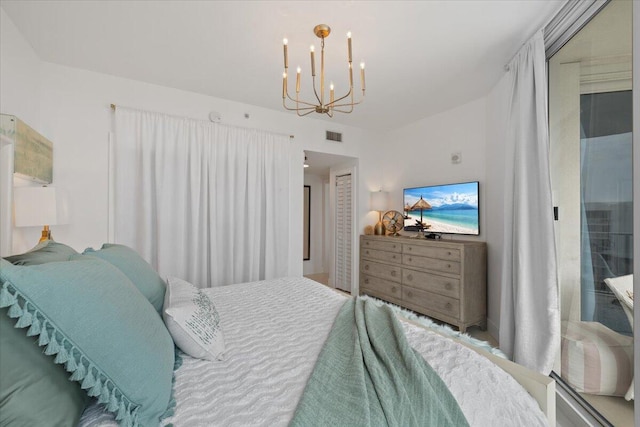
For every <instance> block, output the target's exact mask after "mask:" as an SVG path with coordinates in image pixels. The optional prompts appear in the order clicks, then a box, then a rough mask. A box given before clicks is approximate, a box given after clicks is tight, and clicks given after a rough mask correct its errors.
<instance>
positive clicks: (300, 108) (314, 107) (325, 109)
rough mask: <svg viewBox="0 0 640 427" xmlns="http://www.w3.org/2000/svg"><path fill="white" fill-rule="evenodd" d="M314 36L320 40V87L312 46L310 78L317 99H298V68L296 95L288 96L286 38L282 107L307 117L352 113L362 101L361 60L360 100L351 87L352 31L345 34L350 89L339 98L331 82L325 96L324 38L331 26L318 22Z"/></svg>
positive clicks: (362, 63) (363, 86) (363, 87)
mask: <svg viewBox="0 0 640 427" xmlns="http://www.w3.org/2000/svg"><path fill="white" fill-rule="evenodd" d="M313 32H314V33H315V35H316V36H317V37H318V38H320V39H321V44H320V46H321V51H320V90H319V91H318V88H317V87H316V62H315V48H314V46H313V45H311V52H310V53H311V78H312V82H313V93H314V94H315V97H316V101H314V102H306V101H301V100H300V72H301V69H300V67H298V69H297V75H296V95H295V98H293V97H291V95H289V91H288V89H287V77H288V75H287V73H288V69H289V58H288V55H287V43H288V41H287V39H284V40H283V41H282V43H283V48H284V73H282V106H283V107H284V108H285V109H287V110H290V111H295V112H296V113H297V114H298V116H306V115H307V114H310V113H313V112H314V111H315V112H316V113H320V114H326V115H328V116H329V117H333V113H334V112H338V113H351V112H352V111H353V106H354V105H358V104H360V103H361V102H362V101H363V100H364V91H365V84H364V62H361V63H360V86H361V87H362V99H360V100H359V101H357V102H356V101H355V100H354V90H353V68H352V65H351V32H348V33H347V46H348V51H349V58H348V60H349V91H348V92H347V93H346V94H345V95H344V96H341V97H339V98H336V97H335V88H334V85H333V82H331V83H330V85H329V98H328V99H327V98H325V95H326V94H325V76H324V39H325V38H327V37H329V33H330V32H331V28H329V26H328V25H325V24H320V25H316V26H315V28H314V29H313ZM287 100H288V101H290V102H289V104H291V102H294V103H295V106H293V105H287Z"/></svg>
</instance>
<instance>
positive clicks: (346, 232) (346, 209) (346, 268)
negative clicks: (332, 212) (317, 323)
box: [334, 174, 353, 292]
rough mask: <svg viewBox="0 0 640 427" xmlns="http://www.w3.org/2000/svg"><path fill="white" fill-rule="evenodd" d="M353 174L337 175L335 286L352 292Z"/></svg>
mask: <svg viewBox="0 0 640 427" xmlns="http://www.w3.org/2000/svg"><path fill="white" fill-rule="evenodd" d="M351 192H352V191H351V174H347V175H339V176H336V193H335V194H336V204H335V205H336V217H335V218H336V236H335V242H336V250H335V266H336V277H335V282H334V283H335V287H336V288H338V289H342V290H343V291H347V292H351V251H352V248H351V241H352V238H353V236H352V231H351V230H352V226H351V225H352V224H351V216H352V200H351Z"/></svg>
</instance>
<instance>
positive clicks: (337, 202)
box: [303, 151, 358, 292]
mask: <svg viewBox="0 0 640 427" xmlns="http://www.w3.org/2000/svg"><path fill="white" fill-rule="evenodd" d="M305 158H306V159H305V160H306V162H305V163H306V164H307V165H308V167H305V169H304V185H305V186H309V187H310V190H311V191H310V195H311V196H310V209H309V211H310V219H309V222H310V233H309V259H308V260H304V261H303V275H304V276H305V277H307V278H310V279H312V280H315V281H317V282H319V283H322V284H324V285H326V286H329V287H331V288H336V289H340V290H343V291H345V292H352V291H354V289H356V288H357V287H356V285H355V283H354V282H355V280H356V278H357V274H356V273H357V268H358V264H357V259H356V258H357V257H356V256H354V250H355V248H356V244H357V240H356V239H357V235H358V233H357V230H356V227H357V219H356V218H355V212H356V203H355V201H356V200H357V184H356V183H357V159H356V158H354V157H349V156H342V155H337V154H328V153H321V152H315V151H305Z"/></svg>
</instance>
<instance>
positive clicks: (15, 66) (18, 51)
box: [0, 8, 49, 255]
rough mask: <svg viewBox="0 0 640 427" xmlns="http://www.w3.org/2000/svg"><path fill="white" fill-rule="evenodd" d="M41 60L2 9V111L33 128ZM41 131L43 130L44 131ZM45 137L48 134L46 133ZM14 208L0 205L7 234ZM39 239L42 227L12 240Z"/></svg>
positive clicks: (37, 113) (6, 196)
mask: <svg viewBox="0 0 640 427" xmlns="http://www.w3.org/2000/svg"><path fill="white" fill-rule="evenodd" d="M40 67H41V63H40V59H39V58H38V56H37V55H36V53H35V51H34V50H33V49H32V48H31V46H30V45H29V43H27V41H26V40H25V39H24V37H22V34H20V32H19V31H18V29H17V28H16V26H15V25H14V24H13V22H12V21H11V19H9V17H8V16H7V14H6V13H5V12H4V10H2V9H1V8H0V113H3V114H11V115H14V116H17V117H19V118H20V119H21V120H22V121H23V122H25V123H27V124H28V125H29V126H31V127H32V128H34V129H39V127H40ZM41 133H42V132H41ZM44 135H45V136H47V137H48V136H49V135H46V134H44ZM12 153H13V151H12V149H10V147H9V146H7V147H6V148H5V149H4V151H3V152H2V156H0V157H3V158H4V157H5V156H6V157H7V158H6V159H4V161H3V162H2V167H5V168H8V167H12V166H9V165H13V161H12V160H11V162H10V163H9V162H8V160H7V159H8V158H9V157H10V156H11V155H12ZM17 181H19V182H16V185H33V184H31V183H30V182H29V181H27V180H17ZM6 191H8V189H4V188H3V189H0V192H2V195H1V198H2V199H3V200H5V199H9V200H10V199H11V194H10V192H9V193H7V194H5V193H4V192H6ZM11 218H12V210H11V206H10V205H5V204H3V205H2V206H0V222H1V223H2V225H1V226H0V228H2V230H5V231H0V233H3V234H13V233H7V231H6V230H9V229H10V228H11V227H12V219H11ZM10 237H11V236H6V235H5V236H3V239H2V242H3V244H2V246H3V248H2V249H0V252H2V255H6V254H5V252H7V254H8V252H10V250H8V248H10V247H11V246H12V242H11V241H10ZM39 238H40V230H39V229H37V228H30V229H28V230H26V229H21V230H20V232H19V233H17V234H16V235H15V236H13V242H16V243H17V244H19V245H23V246H27V245H28V244H29V243H30V244H31V246H33V244H35V243H37V242H38V239H39Z"/></svg>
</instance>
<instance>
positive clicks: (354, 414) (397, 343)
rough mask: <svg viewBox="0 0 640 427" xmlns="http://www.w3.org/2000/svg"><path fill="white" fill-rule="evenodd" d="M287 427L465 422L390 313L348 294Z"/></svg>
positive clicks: (439, 425)
mask: <svg viewBox="0 0 640 427" xmlns="http://www.w3.org/2000/svg"><path fill="white" fill-rule="evenodd" d="M290 425H291V426H303V427H307V426H402V427H409V426H437V427H444V426H455V427H462V426H468V423H467V420H466V419H465V417H464V415H463V414H462V411H461V410H460V407H459V406H458V403H457V402H456V400H455V399H454V397H453V396H452V395H451V392H449V390H448V389H447V386H446V385H445V384H444V382H443V381H442V379H440V377H439V376H438V374H436V372H435V371H434V370H433V368H432V367H431V366H429V364H428V363H427V362H426V361H425V360H424V358H423V357H422V356H421V355H420V354H418V353H417V352H416V351H415V350H413V349H412V348H411V346H410V345H409V343H408V342H407V339H406V337H405V336H404V331H403V330H402V326H401V325H400V323H399V321H398V320H397V319H396V318H395V316H394V314H393V312H392V311H391V310H390V309H389V308H388V307H386V306H384V307H377V306H376V305H375V304H374V303H373V302H372V301H370V300H365V299H360V298H354V299H351V300H349V301H347V302H346V303H345V304H344V305H343V307H342V308H341V309H340V312H339V313H338V316H337V317H336V320H335V323H334V325H333V329H332V330H331V332H330V333H329V337H328V338H327V342H326V343H325V345H324V348H323V349H322V351H321V352H320V356H319V357H318V361H317V362H316V366H315V368H314V370H313V372H312V374H311V377H310V378H309V381H308V383H307V386H306V389H305V391H304V394H303V395H302V398H301V399H300V403H299V404H298V407H297V409H296V412H295V414H294V416H293V420H292V421H291V424H290Z"/></svg>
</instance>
